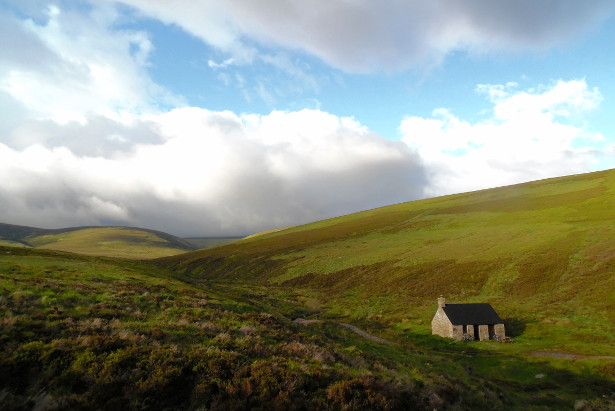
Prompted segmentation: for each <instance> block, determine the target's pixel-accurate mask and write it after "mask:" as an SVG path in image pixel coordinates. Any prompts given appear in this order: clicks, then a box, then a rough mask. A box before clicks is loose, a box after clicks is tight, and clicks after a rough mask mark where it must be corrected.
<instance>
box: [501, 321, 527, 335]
mask: <svg viewBox="0 0 615 411" xmlns="http://www.w3.org/2000/svg"><path fill="white" fill-rule="evenodd" d="M525 324H526V321H524V320H522V319H520V318H515V317H509V318H504V327H505V328H506V336H507V337H518V336H520V335H521V334H523V332H524V331H525Z"/></svg>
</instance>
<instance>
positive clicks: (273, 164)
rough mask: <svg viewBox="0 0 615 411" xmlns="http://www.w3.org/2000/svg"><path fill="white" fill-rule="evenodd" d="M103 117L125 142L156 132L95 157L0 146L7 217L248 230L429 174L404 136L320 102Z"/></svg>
mask: <svg viewBox="0 0 615 411" xmlns="http://www.w3.org/2000/svg"><path fill="white" fill-rule="evenodd" d="M144 124H145V125H147V127H146V128H144V127H145V126H144ZM103 126H104V127H107V128H108V129H110V130H120V131H121V132H122V133H123V135H125V136H126V138H127V139H128V140H132V139H133V138H132V137H133V136H132V135H131V131H132V132H133V133H134V134H137V135H139V134H143V133H145V132H146V131H148V132H149V133H151V134H153V135H154V136H152V137H150V138H149V139H147V140H146V141H144V142H142V143H141V144H136V145H132V146H130V147H129V148H127V149H125V150H115V151H113V150H111V151H109V152H103V153H102V154H97V155H95V156H94V155H91V154H77V153H76V151H75V150H73V149H72V148H70V147H55V148H44V147H43V146H41V145H37V144H34V145H30V146H28V147H26V148H23V149H20V150H17V149H12V148H9V147H8V146H6V145H2V144H0V157H1V158H2V159H3V161H2V162H1V163H0V203H2V204H3V209H2V216H1V218H0V220H2V221H10V222H12V223H16V224H20V223H21V224H32V225H40V226H45V227H50V226H53V227H58V226H67V225H79V224H101V223H108V222H114V223H119V224H129V225H137V226H144V227H151V228H157V229H161V230H165V231H170V232H173V233H178V234H186V235H188V234H190V235H221V234H229V233H231V234H244V233H251V232H255V231H260V230H264V229H270V228H272V227H283V226H288V225H295V224H298V223H302V222H309V221H315V220H320V219H324V218H327V217H333V216H336V215H341V214H346V213H350V212H354V211H359V210H363V209H367V208H373V207H376V206H381V205H386V204H390V203H396V202H401V201H406V200H411V199H415V198H418V197H420V196H421V195H422V192H423V187H424V186H425V184H426V181H425V177H424V172H423V169H422V167H421V164H420V160H419V158H418V157H417V156H416V155H415V154H414V153H413V152H412V151H411V150H410V149H408V147H407V146H406V145H404V144H403V143H401V142H391V141H388V140H386V139H384V138H382V137H379V136H377V135H374V134H372V133H370V132H369V131H368V130H367V129H366V128H365V127H363V126H361V125H360V124H359V123H358V122H356V121H355V120H353V119H348V118H339V117H336V116H334V115H331V114H328V113H324V112H321V111H316V110H302V111H298V112H273V113H271V114H269V115H266V116H261V115H244V116H237V115H235V114H233V113H231V112H211V111H208V110H204V109H199V108H182V109H176V110H172V111H170V112H168V113H164V114H159V115H150V116H148V117H147V118H144V119H143V121H142V123H139V124H135V126H134V127H133V128H132V129H131V128H130V127H128V126H126V125H123V124H119V125H115V126H112V125H110V124H107V123H105V124H103ZM103 126H100V125H96V124H95V125H91V124H83V125H79V124H75V123H72V124H70V125H65V126H58V127H65V128H67V130H68V129H70V130H69V131H68V132H69V133H78V130H79V128H80V127H81V129H82V130H83V131H84V132H85V131H87V130H88V129H90V128H96V127H98V128H100V129H104V127H103ZM69 141H70V140H69Z"/></svg>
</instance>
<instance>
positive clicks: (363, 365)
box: [0, 247, 615, 410]
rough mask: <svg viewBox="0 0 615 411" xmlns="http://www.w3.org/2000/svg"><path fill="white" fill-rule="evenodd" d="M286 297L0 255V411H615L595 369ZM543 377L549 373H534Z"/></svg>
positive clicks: (100, 263)
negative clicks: (399, 327) (381, 338)
mask: <svg viewBox="0 0 615 411" xmlns="http://www.w3.org/2000/svg"><path fill="white" fill-rule="evenodd" d="M301 301H304V296H302V295H299V294H296V293H294V292H293V291H292V290H289V289H286V290H280V289H271V288H261V287H258V286H254V285H242V284H214V283H212V282H208V281H197V280H195V279H194V278H193V277H191V276H185V277H184V276H178V275H177V274H176V273H173V272H170V271H167V270H164V269H161V268H158V267H156V266H154V265H152V264H151V263H146V262H142V261H141V262H137V261H128V260H116V259H109V258H100V257H88V256H80V255H76V254H66V253H60V252H55V251H44V250H33V249H27V248H4V247H0V330H1V332H0V404H2V409H4V410H13V409H49V410H53V409H151V410H156V409H169V410H170V409H173V410H176V409H211V410H219V409H237V410H241V409H323V410H341V409H346V410H353V409H354V410H360V409H375V410H378V409H383V410H384V409H389V410H396V409H400V410H405V409H429V410H432V409H439V410H444V409H493V408H502V409H528V407H530V408H532V409H545V410H546V409H549V410H550V409H570V408H571V407H572V406H573V405H574V404H575V401H577V400H579V399H583V400H584V403H585V405H587V406H588V407H597V408H599V407H607V406H609V404H610V405H612V404H613V400H614V398H613V397H612V394H611V393H613V392H614V391H615V384H614V382H613V380H612V379H609V377H608V375H607V374H606V373H607V372H608V371H609V370H610V371H611V372H613V367H611V368H609V367H608V363H607V366H606V368H604V367H605V365H604V363H602V365H601V366H602V367H603V368H604V370H605V372H604V373H603V374H605V376H599V375H596V373H595V372H594V370H593V368H591V367H585V368H581V369H579V368H577V369H574V370H569V369H567V367H566V364H563V363H562V364H559V365H558V364H557V363H556V364H555V365H553V364H549V363H545V362H544V361H534V360H531V359H523V358H520V357H518V356H514V355H508V354H506V353H502V352H501V351H500V350H499V348H500V347H502V346H503V345H501V344H500V345H498V344H496V343H486V344H485V345H484V346H485V347H488V348H487V349H485V348H483V349H482V351H480V352H479V351H478V350H477V349H476V347H478V345H477V344H474V345H472V344H467V345H464V344H454V345H451V344H449V342H447V341H443V340H441V339H437V338H431V337H421V336H416V335H415V336H412V338H407V337H408V336H398V337H400V338H396V339H395V342H394V343H393V344H385V343H382V342H380V343H379V342H373V341H370V340H369V339H366V338H364V337H363V336H360V335H357V334H355V333H353V332H352V331H350V330H348V329H347V328H345V327H341V326H339V324H337V323H336V322H332V321H325V322H320V323H314V324H311V325H309V326H305V325H301V324H297V323H295V322H293V321H292V319H293V318H295V317H297V316H309V315H310V314H311V313H313V312H314V311H313V310H311V309H309V307H306V306H305V305H304V304H302V303H301ZM536 375H542V376H543V378H537V377H536Z"/></svg>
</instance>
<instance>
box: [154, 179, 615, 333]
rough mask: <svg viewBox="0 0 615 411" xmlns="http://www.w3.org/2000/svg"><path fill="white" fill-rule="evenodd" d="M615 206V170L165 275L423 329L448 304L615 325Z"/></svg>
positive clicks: (474, 196) (214, 259) (470, 198)
mask: <svg viewBox="0 0 615 411" xmlns="http://www.w3.org/2000/svg"><path fill="white" fill-rule="evenodd" d="M614 206H615V172H614V171H613V170H610V171H603V172H596V173H591V174H584V175H577V176H570V177H563V178H555V179H549V180H543V181H536V182H531V183H526V184H520V185H515V186H509V187H502V188H496V189H490V190H484V191H479V192H472V193H466V194H459V195H452V196H446V197H440V198H434V199H428V200H422V201H415V202H410V203H404V204H398V205H394V206H390V207H385V208H380V209H375V210H370V211H366V212H362V213H358V214H353V215H349V216H345V217H340V218H335V219H331V220H326V221H322V222H318V223H314V224H310V225H305V226H300V227H295V228H290V229H286V230H283V231H279V232H275V233H271V234H266V235H262V236H259V237H255V238H253V239H249V240H244V241H241V242H238V243H235V244H231V245H228V246H226V247H220V248H216V249H212V250H204V251H199V252H194V253H188V254H185V255H182V256H178V257H174V258H169V259H167V260H165V264H167V265H170V266H173V267H176V268H178V269H182V270H185V271H189V272H192V273H193V274H195V275H199V276H205V277H210V278H226V279H233V280H234V279H240V280H247V281H257V282H261V283H274V284H282V285H292V286H295V287H300V288H308V289H312V290H318V291H319V292H320V293H321V296H322V298H324V299H325V302H333V303H331V305H332V306H333V307H337V309H339V310H340V311H343V309H345V310H346V312H347V313H348V314H349V315H353V316H371V315H384V316H385V318H389V319H391V320H393V319H403V318H410V319H412V318H413V317H414V316H416V317H417V318H422V317H425V315H426V313H428V312H431V310H432V309H433V305H434V301H435V299H436V298H437V296H439V295H441V294H442V295H445V296H446V297H448V298H449V301H451V300H453V301H491V302H493V303H495V304H496V305H497V306H499V307H500V309H501V310H502V311H503V312H504V314H505V315H509V316H517V315H521V314H519V313H520V311H523V312H525V314H523V315H521V316H525V318H527V316H528V315H529V314H528V313H535V312H538V311H540V313H541V315H543V316H545V317H546V316H549V315H553V316H559V315H562V314H561V312H562V309H564V308H565V307H566V306H570V310H573V311H574V312H575V315H579V316H583V315H585V314H587V313H592V315H597V316H601V317H602V318H599V319H598V318H595V320H596V321H604V322H606V321H610V322H611V323H612V322H613V321H612V320H614V319H615V316H614V314H613V313H615V207H614ZM421 307H422V308H421ZM584 313H585V314H584ZM425 327H427V325H425Z"/></svg>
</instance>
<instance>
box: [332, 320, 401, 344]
mask: <svg viewBox="0 0 615 411" xmlns="http://www.w3.org/2000/svg"><path fill="white" fill-rule="evenodd" d="M337 324H338V325H341V326H342V327H345V328H348V329H349V330H351V331H354V332H355V333H357V334H359V335H360V336H361V337H364V338H367V339H368V340H370V341H374V342H378V343H382V344H393V341H389V340H385V339H384V338H380V337H376V336H375V335H371V334H370V333H367V332H365V331H363V330H362V329H360V328H359V327H357V326H356V325H352V324H347V323H337Z"/></svg>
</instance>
